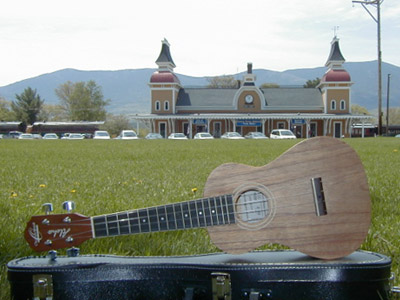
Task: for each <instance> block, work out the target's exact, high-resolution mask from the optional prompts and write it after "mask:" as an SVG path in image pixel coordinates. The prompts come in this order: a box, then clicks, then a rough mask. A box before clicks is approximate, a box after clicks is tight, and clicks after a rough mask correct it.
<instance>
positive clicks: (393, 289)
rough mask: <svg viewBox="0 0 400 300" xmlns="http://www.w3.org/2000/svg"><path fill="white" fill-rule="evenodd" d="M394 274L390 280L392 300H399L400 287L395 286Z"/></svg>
mask: <svg viewBox="0 0 400 300" xmlns="http://www.w3.org/2000/svg"><path fill="white" fill-rule="evenodd" d="M394 279H395V276H394V273H392V276H390V278H389V284H390V293H391V296H392V297H391V299H392V300H397V299H400V286H395V285H394Z"/></svg>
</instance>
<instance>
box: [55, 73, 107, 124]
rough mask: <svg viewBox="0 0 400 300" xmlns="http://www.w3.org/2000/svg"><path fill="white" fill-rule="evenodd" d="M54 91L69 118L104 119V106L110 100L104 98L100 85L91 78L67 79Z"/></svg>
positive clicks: (83, 119) (77, 119)
mask: <svg viewBox="0 0 400 300" xmlns="http://www.w3.org/2000/svg"><path fill="white" fill-rule="evenodd" d="M55 92H56V95H57V96H58V98H59V99H60V102H61V106H62V107H63V108H64V110H65V111H66V113H67V115H68V117H69V118H70V120H74V121H101V120H105V119H106V110H105V106H106V105H108V103H109V102H110V100H104V96H103V92H102V90H101V87H100V86H98V85H97V84H96V82H94V81H93V80H91V81H88V82H83V81H80V82H76V83H72V82H71V81H68V82H66V83H64V84H62V85H60V86H59V87H58V88H57V89H56V90H55Z"/></svg>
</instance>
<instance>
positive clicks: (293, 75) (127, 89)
mask: <svg viewBox="0 0 400 300" xmlns="http://www.w3.org/2000/svg"><path fill="white" fill-rule="evenodd" d="M344 68H345V69H346V70H347V71H348V72H349V73H350V76H351V80H352V82H354V85H353V86H352V90H351V97H352V103H353V104H359V105H361V106H364V107H366V108H367V109H368V110H370V111H373V110H376V109H377V102H378V100H377V94H378V93H377V90H378V84H377V81H378V79H377V76H378V75H377V73H378V72H377V69H378V68H377V62H376V61H368V62H348V63H345V64H344ZM156 70H157V69H150V68H149V69H129V70H118V71H81V70H75V69H63V70H59V71H55V72H52V73H48V74H43V75H40V76H37V77H33V78H29V79H25V80H22V81H19V82H16V83H12V84H9V85H6V86H2V87H0V97H3V98H5V99H6V100H9V101H14V100H15V95H16V94H21V93H22V92H23V91H24V89H25V88H27V87H31V88H33V89H36V90H37V93H38V94H39V95H40V97H41V98H42V99H44V100H45V104H58V103H59V100H58V98H57V96H56V94H55V89H56V88H57V87H58V86H60V85H61V84H63V83H65V82H67V81H71V82H78V81H89V80H94V81H95V82H96V84H97V85H99V86H101V88H102V91H103V95H104V98H105V99H110V100H111V102H110V104H109V105H108V106H107V111H108V112H110V113H114V114H133V113H149V112H150V88H149V86H148V83H149V80H150V77H151V74H153V73H154V72H155V71H156ZM325 72H326V68H325V67H317V68H308V69H293V70H286V71H282V72H279V71H271V70H266V69H255V70H253V73H254V74H255V75H256V77H257V81H256V84H257V85H258V86H259V85H261V84H263V83H276V84H278V85H280V86H302V85H303V84H305V82H306V81H307V80H310V79H315V78H317V77H319V78H321V77H322V76H323V75H324V73H325ZM387 74H391V81H390V107H400V82H399V78H400V67H398V66H395V65H392V64H389V63H382V102H383V104H382V105H383V108H385V107H386V99H387V77H388V75H387ZM243 75H244V73H238V74H232V76H234V77H235V78H236V79H242V77H243ZM177 76H178V78H179V79H180V81H181V83H182V85H183V86H206V85H207V84H208V81H207V78H208V77H207V76H205V77H193V76H187V75H183V74H177Z"/></svg>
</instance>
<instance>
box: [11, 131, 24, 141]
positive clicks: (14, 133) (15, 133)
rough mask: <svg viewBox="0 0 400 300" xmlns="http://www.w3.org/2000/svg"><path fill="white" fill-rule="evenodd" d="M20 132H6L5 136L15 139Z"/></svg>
mask: <svg viewBox="0 0 400 300" xmlns="http://www.w3.org/2000/svg"><path fill="white" fill-rule="evenodd" d="M21 134H22V132H20V131H10V132H9V133H8V134H7V137H8V138H12V139H17V138H19V136H20V135H21Z"/></svg>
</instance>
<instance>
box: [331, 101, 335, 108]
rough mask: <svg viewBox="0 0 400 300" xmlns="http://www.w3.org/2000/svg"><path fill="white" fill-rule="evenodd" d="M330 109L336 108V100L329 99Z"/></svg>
mask: <svg viewBox="0 0 400 300" xmlns="http://www.w3.org/2000/svg"><path fill="white" fill-rule="evenodd" d="M331 110H336V100H332V101H331Z"/></svg>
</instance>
